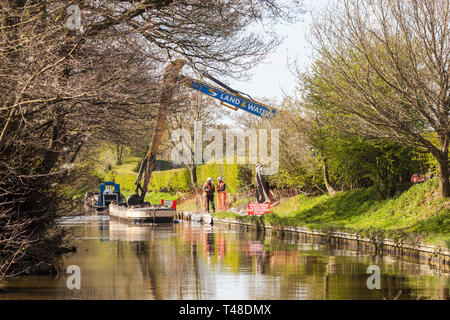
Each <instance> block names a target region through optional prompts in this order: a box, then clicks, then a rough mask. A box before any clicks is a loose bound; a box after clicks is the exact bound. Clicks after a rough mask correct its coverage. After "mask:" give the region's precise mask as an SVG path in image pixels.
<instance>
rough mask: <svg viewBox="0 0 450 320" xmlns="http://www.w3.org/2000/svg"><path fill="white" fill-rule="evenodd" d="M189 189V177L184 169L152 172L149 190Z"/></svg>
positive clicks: (172, 190) (174, 190)
mask: <svg viewBox="0 0 450 320" xmlns="http://www.w3.org/2000/svg"><path fill="white" fill-rule="evenodd" d="M190 188H191V175H190V173H189V171H188V170H186V169H174V170H167V171H153V172H152V180H151V183H150V186H149V189H150V190H155V191H162V190H165V191H168V192H176V191H188V190H189V189H190Z"/></svg>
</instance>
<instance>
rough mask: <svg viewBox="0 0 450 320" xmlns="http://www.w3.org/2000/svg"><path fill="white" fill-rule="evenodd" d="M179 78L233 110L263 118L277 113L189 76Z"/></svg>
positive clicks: (274, 110) (267, 107) (271, 116)
mask: <svg viewBox="0 0 450 320" xmlns="http://www.w3.org/2000/svg"><path fill="white" fill-rule="evenodd" d="M180 78H181V79H182V80H183V82H184V84H185V85H186V86H187V87H189V88H192V89H194V90H197V91H199V92H201V93H204V94H207V95H208V96H210V97H213V98H215V99H218V100H220V101H221V104H222V105H223V104H224V103H225V104H228V105H229V106H230V107H231V108H232V109H233V110H237V109H241V110H244V111H247V112H250V113H252V114H254V115H256V116H259V117H263V118H273V117H274V116H275V115H276V114H277V110H276V109H274V108H271V107H269V106H266V105H263V104H262V103H259V102H256V101H254V100H252V99H249V98H245V97H243V96H242V95H240V94H236V93H231V92H228V91H225V90H222V89H219V88H216V87H213V86H211V85H208V84H206V83H203V82H201V81H198V80H195V79H191V78H189V77H185V76H180ZM225 106H227V105H225Z"/></svg>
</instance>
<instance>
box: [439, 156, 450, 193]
mask: <svg viewBox="0 0 450 320" xmlns="http://www.w3.org/2000/svg"><path fill="white" fill-rule="evenodd" d="M437 161H438V172H439V193H440V194H441V196H443V197H450V182H449V180H448V179H449V174H448V151H444V152H441V155H440V157H439V158H438V159H437Z"/></svg>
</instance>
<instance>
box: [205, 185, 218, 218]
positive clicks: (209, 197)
mask: <svg viewBox="0 0 450 320" xmlns="http://www.w3.org/2000/svg"><path fill="white" fill-rule="evenodd" d="M214 192H216V188H215V187H214V183H213V180H212V178H208V179H207V180H206V183H205V185H204V186H203V195H204V199H205V200H206V211H207V212H209V203H210V202H211V209H212V210H213V212H216V208H215V206H214Z"/></svg>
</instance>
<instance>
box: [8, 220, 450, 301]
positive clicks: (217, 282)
mask: <svg viewBox="0 0 450 320" xmlns="http://www.w3.org/2000/svg"><path fill="white" fill-rule="evenodd" d="M63 223H64V225H66V227H67V228H69V229H70V230H71V231H73V233H74V234H75V235H76V236H77V238H76V239H75V240H74V244H75V245H76V246H77V248H78V250H77V252H76V253H73V254H68V255H65V256H64V257H63V258H62V259H61V270H63V271H62V272H61V273H60V275H58V276H23V277H19V278H16V279H12V280H8V281H7V282H6V284H5V285H4V287H3V288H4V292H2V293H0V299H289V300H291V299H383V298H386V299H394V298H395V297H398V299H449V298H450V292H449V291H450V275H449V274H447V273H442V272H439V271H437V270H434V269H433V268H431V267H429V266H427V265H420V264H415V263H411V262H406V261H402V260H398V259H397V258H393V257H372V256H367V255H362V254H358V253H357V252H354V251H346V250H336V249H334V248H332V247H330V246H329V245H323V244H311V243H301V242H299V241H298V240H283V239H280V238H277V237H268V236H265V237H264V236H261V235H257V234H256V233H253V232H248V231H244V230H242V229H240V228H233V229H228V228H226V227H220V226H213V227H212V226H202V225H200V224H195V223H189V222H181V223H179V224H174V225H172V224H168V225H131V224H125V223H119V222H116V221H109V220H108V217H107V216H93V217H86V218H78V219H66V220H64V221H63ZM69 265H77V266H79V268H80V270H81V289H80V290H76V289H74V290H70V289H68V288H67V279H68V275H67V274H66V273H65V270H66V269H67V267H68V266H69ZM370 265H377V266H378V267H379V268H380V270H381V289H379V290H377V289H373V290H369V289H368V288H367V283H366V282H367V279H368V277H369V276H370V274H368V273H367V268H368V266H370Z"/></svg>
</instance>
